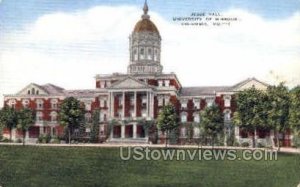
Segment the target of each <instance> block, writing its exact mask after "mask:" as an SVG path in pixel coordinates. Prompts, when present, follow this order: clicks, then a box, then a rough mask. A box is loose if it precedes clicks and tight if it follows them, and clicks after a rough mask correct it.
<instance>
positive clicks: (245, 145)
mask: <svg viewBox="0 0 300 187" xmlns="http://www.w3.org/2000/svg"><path fill="white" fill-rule="evenodd" d="M241 145H242V147H249V146H250V144H249V142H243V143H242V144H241Z"/></svg>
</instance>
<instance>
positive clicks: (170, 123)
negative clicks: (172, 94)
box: [157, 104, 179, 146]
mask: <svg viewBox="0 0 300 187" xmlns="http://www.w3.org/2000/svg"><path fill="white" fill-rule="evenodd" d="M177 121H178V117H177V113H176V109H175V107H174V106H173V105H171V104H168V105H166V106H164V107H163V109H162V111H161V112H160V113H159V115H158V119H157V127H158V129H160V130H161V131H162V132H166V146H167V144H168V139H169V135H170V132H171V131H172V130H174V129H176V128H178V126H179V124H178V122H177Z"/></svg>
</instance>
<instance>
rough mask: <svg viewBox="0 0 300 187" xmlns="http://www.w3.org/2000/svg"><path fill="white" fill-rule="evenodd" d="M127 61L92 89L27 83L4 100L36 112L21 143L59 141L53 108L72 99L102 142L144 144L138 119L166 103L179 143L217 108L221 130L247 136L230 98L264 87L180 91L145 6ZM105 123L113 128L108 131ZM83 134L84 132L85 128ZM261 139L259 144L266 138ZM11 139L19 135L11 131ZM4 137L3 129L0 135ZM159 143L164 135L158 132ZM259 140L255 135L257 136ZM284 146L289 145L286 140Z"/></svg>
mask: <svg viewBox="0 0 300 187" xmlns="http://www.w3.org/2000/svg"><path fill="white" fill-rule="evenodd" d="M129 44H130V45H129V47H130V48H129V52H130V55H129V56H130V59H129V65H128V69H127V73H124V74H122V73H113V74H109V75H103V74H99V75H96V76H95V89H91V90H65V89H63V88H60V87H58V86H55V85H52V84H46V85H38V84H34V83H31V84H29V85H28V86H26V87H25V88H24V89H22V90H21V91H20V92H18V93H16V94H13V95H5V96H4V106H10V107H14V108H16V109H20V108H22V107H29V108H31V109H33V110H35V111H36V122H35V124H34V126H32V127H31V128H30V129H29V131H28V132H27V134H26V139H27V141H36V139H37V138H38V137H39V136H40V135H43V134H50V135H52V136H59V135H62V133H63V128H62V127H61V126H60V125H59V120H58V118H59V105H60V103H61V102H62V101H63V100H64V99H65V98H66V97H71V96H72V97H75V98H77V99H78V100H80V101H81V102H82V103H84V105H85V110H86V114H85V118H86V120H85V121H86V123H89V122H90V121H91V116H92V113H93V111H95V110H99V111H100V117H99V118H100V121H99V126H100V128H99V129H100V130H99V139H100V140H103V141H111V142H113V141H117V142H118V141H129V142H130V141H133V142H148V141H149V133H148V132H146V131H145V128H143V124H141V123H140V121H142V120H148V121H152V120H155V119H156V118H157V117H158V114H159V112H160V110H161V109H162V108H163V107H164V106H165V105H167V104H169V103H171V104H173V105H174V106H175V108H176V111H177V113H178V116H179V117H180V123H181V126H180V130H179V131H180V132H179V142H178V143H185V142H186V139H187V134H188V132H187V131H188V130H187V125H186V124H191V123H199V122H200V120H201V119H200V116H199V115H200V111H201V110H203V109H204V108H205V107H206V106H211V105H213V104H214V103H215V104H218V105H219V106H220V108H221V110H222V112H223V114H224V119H225V121H224V123H225V131H226V132H228V133H233V132H234V131H235V136H236V139H238V140H239V141H240V142H243V141H249V142H251V141H250V137H248V135H249V134H248V133H247V135H245V134H243V132H240V131H239V129H238V128H234V127H233V126H232V125H231V118H232V115H233V112H234V110H235V102H234V94H235V93H236V92H237V91H240V90H243V89H247V88H250V87H253V86H255V87H256V88H258V89H262V90H265V89H266V88H267V86H268V85H267V84H266V83H263V82H261V81H259V80H257V79H255V78H249V79H247V80H244V81H241V82H240V83H238V84H235V85H232V86H221V87H220V86H210V87H183V86H182V85H181V84H180V81H179V80H178V78H177V76H176V74H175V73H164V72H163V66H162V64H161V36H160V33H159V30H158V28H157V27H156V25H155V24H154V23H153V22H152V21H151V20H150V16H149V15H148V6H147V3H145V5H144V8H143V15H142V16H141V19H140V20H139V21H138V22H137V23H136V25H135V27H134V29H133V32H132V33H131V35H130V38H129ZM110 123H115V124H113V125H112V127H111V128H108V127H109V126H110V125H109V124H110ZM86 132H89V130H88V129H87V131H86ZM269 133H270V132H266V133H263V135H261V137H259V138H261V139H262V140H261V141H263V142H264V141H267V138H266V136H267V137H270V136H272V135H271V134H269ZM12 134H13V139H18V138H20V137H21V136H22V133H21V132H19V131H18V130H13V132H12ZM199 134H200V129H199V128H198V127H193V129H192V136H193V137H194V138H197V137H199ZM4 135H5V136H8V135H9V132H8V130H4ZM158 136H159V140H160V141H159V142H161V143H163V141H164V138H165V136H164V134H163V133H159V135H158ZM259 136H260V135H259ZM285 137H286V138H287V139H286V140H284V141H285V145H289V144H290V143H289V141H290V138H291V137H290V135H287V136H285Z"/></svg>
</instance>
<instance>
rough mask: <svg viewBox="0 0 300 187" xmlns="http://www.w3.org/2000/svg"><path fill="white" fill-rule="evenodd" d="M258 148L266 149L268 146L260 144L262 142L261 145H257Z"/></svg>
mask: <svg viewBox="0 0 300 187" xmlns="http://www.w3.org/2000/svg"><path fill="white" fill-rule="evenodd" d="M257 147H258V148H263V147H266V146H265V145H264V144H263V143H260V142H259V143H257Z"/></svg>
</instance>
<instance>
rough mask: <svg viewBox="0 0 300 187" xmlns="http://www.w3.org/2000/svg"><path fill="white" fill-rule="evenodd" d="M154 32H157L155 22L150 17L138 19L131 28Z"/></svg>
mask: <svg viewBox="0 0 300 187" xmlns="http://www.w3.org/2000/svg"><path fill="white" fill-rule="evenodd" d="M145 31H146V32H154V33H157V34H159V31H158V29H157V27H156V26H155V24H154V23H153V22H152V21H151V20H150V19H142V20H140V21H138V22H137V23H136V25H135V27H134V29H133V32H145Z"/></svg>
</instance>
